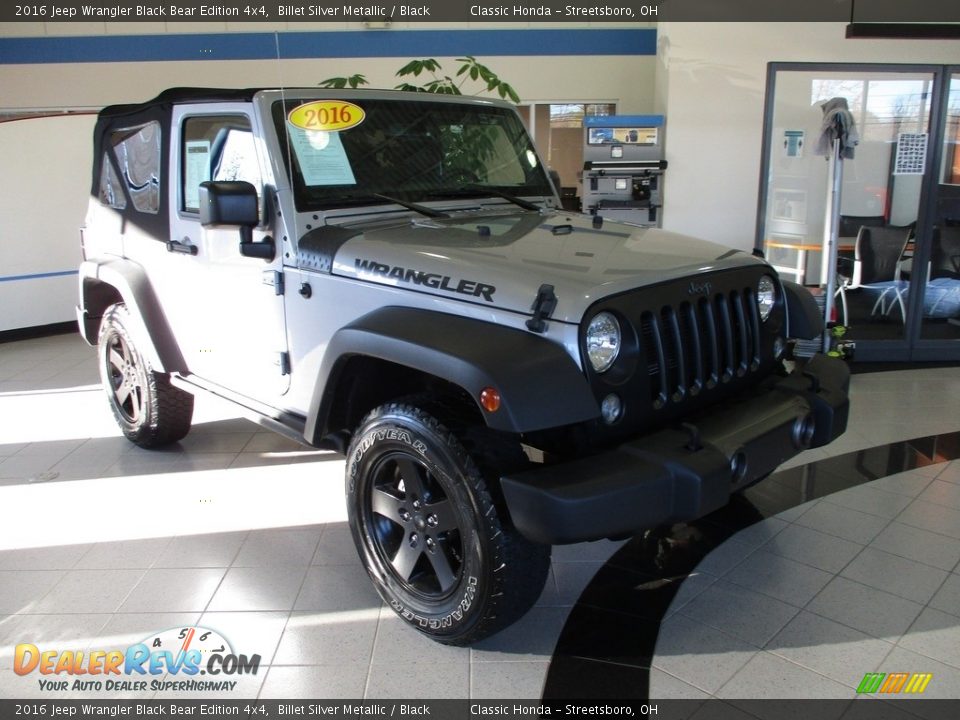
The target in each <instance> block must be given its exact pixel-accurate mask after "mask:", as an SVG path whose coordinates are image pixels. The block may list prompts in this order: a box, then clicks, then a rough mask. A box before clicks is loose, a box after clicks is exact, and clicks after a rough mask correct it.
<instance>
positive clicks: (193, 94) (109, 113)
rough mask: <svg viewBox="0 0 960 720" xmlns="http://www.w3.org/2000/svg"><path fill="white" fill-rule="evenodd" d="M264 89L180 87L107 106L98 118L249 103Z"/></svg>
mask: <svg viewBox="0 0 960 720" xmlns="http://www.w3.org/2000/svg"><path fill="white" fill-rule="evenodd" d="M263 89H265V88H202V87H180V88H170V89H168V90H164V91H163V92H162V93H160V94H159V95H157V96H156V97H155V98H153V99H152V100H147V101H146V102H142V103H127V104H124V105H108V106H107V107H105V108H103V110H101V111H100V117H102V118H109V117H120V116H124V115H135V114H137V113H140V112H144V111H146V110H149V109H150V108H155V107H158V106H160V107H163V106H166V107H169V106H171V105H176V104H177V103H185V102H223V101H233V102H249V101H251V100H252V99H253V96H254V95H255V94H256V93H258V92H259V91H260V90H263Z"/></svg>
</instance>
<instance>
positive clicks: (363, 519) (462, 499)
mask: <svg viewBox="0 0 960 720" xmlns="http://www.w3.org/2000/svg"><path fill="white" fill-rule="evenodd" d="M346 474H347V477H346V486H347V512H348V516H349V521H350V529H351V532H352V534H353V539H354V543H355V544H356V546H357V551H358V552H359V554H360V557H361V559H362V560H363V563H364V565H365V567H366V569H367V572H368V573H369V575H370V577H371V579H372V580H373V583H374V586H375V587H376V589H377V591H378V592H379V593H380V595H381V597H382V598H383V599H384V601H385V602H386V603H387V604H388V605H390V607H391V608H392V609H393V610H394V611H395V612H396V613H397V614H398V615H399V616H400V617H401V618H403V619H404V620H405V621H406V622H407V623H408V624H409V625H411V626H412V627H414V628H415V629H417V630H418V631H420V632H421V633H423V634H425V635H428V636H429V637H431V638H432V639H434V640H437V641H439V642H442V643H445V644H449V645H468V644H471V643H474V642H476V641H478V640H480V639H482V638H484V637H487V636H489V635H492V634H493V633H495V632H497V631H499V630H501V629H503V628H504V627H506V626H507V625H509V624H511V623H512V622H514V621H515V620H517V619H518V618H519V617H520V616H522V615H523V614H524V613H525V612H526V611H527V610H528V609H529V608H530V607H532V606H533V604H534V603H535V602H536V600H537V598H538V597H539V595H540V592H541V590H542V589H543V585H544V582H545V580H546V576H547V571H548V569H549V565H550V547H549V546H544V545H536V544H533V543H530V542H528V541H527V540H525V539H524V538H522V537H521V536H520V535H519V534H518V533H517V532H516V531H515V530H514V529H513V528H511V527H509V525H508V524H507V523H506V522H505V521H504V520H503V519H501V515H500V513H499V512H498V510H497V508H496V506H495V505H494V502H493V500H492V498H491V496H490V493H489V491H488V489H487V484H486V481H485V479H484V478H483V477H482V475H481V473H480V471H479V469H478V467H477V464H476V463H475V462H474V460H473V458H471V457H470V455H469V454H468V453H467V452H466V450H465V449H464V447H463V445H462V444H461V443H460V441H459V440H458V439H457V437H456V436H455V435H454V434H453V433H452V432H451V431H449V430H448V429H447V428H446V427H445V426H444V425H443V424H441V423H440V421H439V420H437V419H436V418H435V417H433V416H432V415H430V414H428V413H427V412H425V411H424V410H422V409H420V408H418V407H415V406H412V405H407V404H403V403H391V404H388V405H384V406H382V407H380V408H377V409H376V410H374V411H373V412H371V413H370V414H369V415H368V416H367V417H366V418H365V419H364V420H363V422H362V423H361V425H360V428H359V429H358V430H357V432H356V433H355V434H354V437H353V441H352V442H351V443H350V448H349V451H348V453H347V473H346Z"/></svg>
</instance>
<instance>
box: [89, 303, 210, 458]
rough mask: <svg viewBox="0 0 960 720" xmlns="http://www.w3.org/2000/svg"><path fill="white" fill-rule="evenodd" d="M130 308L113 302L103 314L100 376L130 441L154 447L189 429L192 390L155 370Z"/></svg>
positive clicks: (115, 415) (112, 406) (181, 435)
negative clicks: (138, 341)
mask: <svg viewBox="0 0 960 720" xmlns="http://www.w3.org/2000/svg"><path fill="white" fill-rule="evenodd" d="M131 325H132V323H131V321H130V311H129V310H127V306H126V305H123V304H117V305H112V306H110V308H108V309H107V312H106V313H105V314H104V316H103V322H102V324H101V326H100V338H99V341H98V344H97V345H98V348H97V354H98V360H99V366H100V380H101V381H102V383H103V387H104V389H105V390H106V391H107V397H108V398H109V400H110V409H111V410H112V411H113V416H114V418H115V419H116V421H117V424H118V425H119V426H120V429H121V430H122V431H123V434H124V436H126V438H127V439H128V440H130V442H132V443H135V444H137V445H139V446H140V447H145V448H151V447H160V446H161V445H168V444H170V443H174V442H176V441H177V440H180V439H181V438H183V437H184V436H185V435H186V434H187V433H188V432H190V422H191V420H192V419H193V395H191V394H190V393H188V392H185V391H183V390H180V389H179V388H175V387H174V386H173V385H171V384H170V376H169V375H166V374H164V373H158V372H154V371H153V369H152V368H151V367H150V364H149V363H148V362H147V360H146V358H144V357H143V355H142V354H141V352H140V351H139V350H138V349H137V347H136V345H135V344H134V341H133V337H132V335H131V333H130V327H131Z"/></svg>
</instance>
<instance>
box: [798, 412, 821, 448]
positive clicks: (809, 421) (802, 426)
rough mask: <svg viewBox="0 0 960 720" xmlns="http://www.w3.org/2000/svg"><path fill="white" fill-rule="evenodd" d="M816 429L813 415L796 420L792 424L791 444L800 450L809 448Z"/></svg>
mask: <svg viewBox="0 0 960 720" xmlns="http://www.w3.org/2000/svg"><path fill="white" fill-rule="evenodd" d="M816 429H817V423H816V421H815V420H814V419H813V415H806V416H804V417H801V418H797V419H796V420H794V422H793V444H794V445H795V446H796V447H797V448H799V449H800V450H803V449H805V448H808V447H810V443H811V442H813V433H814V431H815V430H816Z"/></svg>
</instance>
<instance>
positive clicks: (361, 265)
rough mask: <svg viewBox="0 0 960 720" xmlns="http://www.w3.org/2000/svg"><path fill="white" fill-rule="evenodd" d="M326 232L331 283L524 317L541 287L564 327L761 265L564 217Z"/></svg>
mask: <svg viewBox="0 0 960 720" xmlns="http://www.w3.org/2000/svg"><path fill="white" fill-rule="evenodd" d="M325 230H326V231H330V233H331V237H333V236H334V235H335V236H336V238H337V239H336V246H337V248H336V250H335V253H334V254H333V257H332V268H331V272H332V273H333V274H334V275H340V276H343V277H351V278H359V279H362V280H365V281H368V282H374V283H380V284H384V285H391V286H397V287H409V288H410V289H412V290H417V291H419V292H427V293H431V294H436V295H440V296H444V297H451V298H455V299H458V300H463V301H467V302H473V303H477V304H480V305H485V306H489V307H491V308H496V309H503V310H510V311H514V312H519V313H524V314H528V315H529V314H531V309H532V306H533V303H534V300H535V299H536V297H537V291H538V290H539V288H540V286H541V285H552V286H553V287H554V293H555V295H556V298H557V306H556V309H555V310H554V312H553V313H552V315H551V317H552V319H554V320H561V321H565V322H570V323H578V322H580V320H581V318H582V317H583V314H584V312H585V311H586V310H587V308H588V307H589V306H590V305H591V304H593V303H594V302H596V301H597V300H599V299H601V298H604V297H607V296H610V295H615V294H617V293H621V292H626V291H628V290H632V289H634V288H637V287H644V286H648V285H654V284H657V283H660V282H666V281H669V280H675V279H678V278H683V277H695V276H699V275H705V274H708V273H712V272H716V271H717V270H722V269H725V268H734V267H743V266H744V265H753V264H757V263H759V262H761V261H760V260H758V259H756V258H754V257H752V256H751V255H749V254H747V253H744V252H741V251H737V250H731V249H730V248H726V247H722V246H720V245H715V244H713V243H708V242H704V241H702V240H697V239H694V238H690V237H687V236H685V235H680V234H677V233H671V232H665V231H663V230H659V229H656V228H643V227H636V226H632V225H625V224H620V223H613V222H604V223H603V224H602V225H600V226H599V227H597V226H594V224H593V222H592V218H591V217H589V216H584V215H566V214H563V213H546V214H541V213H534V212H501V213H496V214H494V213H489V212H485V213H484V214H482V215H481V214H470V213H465V214H464V215H458V216H455V217H450V218H436V219H434V218H425V217H423V218H420V217H416V218H413V219H410V218H409V217H405V218H403V219H401V220H397V219H393V220H388V221H384V220H380V221H371V222H367V223H361V224H352V225H347V226H343V225H341V226H336V227H333V226H326V227H324V228H318V229H317V230H315V231H313V233H318V232H323V231H325ZM313 233H311V234H313ZM307 237H308V236H305V237H304V238H303V239H302V240H301V244H303V241H304V240H306V239H307ZM325 244H327V246H328V247H329V244H328V241H326V240H325Z"/></svg>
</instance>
